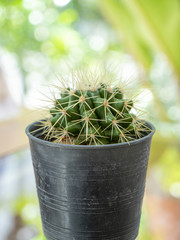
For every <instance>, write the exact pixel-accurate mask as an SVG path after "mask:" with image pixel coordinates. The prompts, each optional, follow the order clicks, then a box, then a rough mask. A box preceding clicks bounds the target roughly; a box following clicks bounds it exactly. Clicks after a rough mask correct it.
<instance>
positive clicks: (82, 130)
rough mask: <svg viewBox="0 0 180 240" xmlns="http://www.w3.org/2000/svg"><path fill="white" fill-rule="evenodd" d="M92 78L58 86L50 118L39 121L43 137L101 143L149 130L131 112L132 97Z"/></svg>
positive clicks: (117, 88) (68, 141) (111, 141)
mask: <svg viewBox="0 0 180 240" xmlns="http://www.w3.org/2000/svg"><path fill="white" fill-rule="evenodd" d="M77 78H78V77H77ZM94 79H95V80H93V78H92V80H91V81H90V80H89V79H88V77H87V76H86V81H84V79H83V81H77V80H76V81H77V84H76V86H75V87H74V86H73V87H70V86H65V87H63V88H59V96H60V97H58V98H57V99H56V100H55V101H54V105H53V106H52V107H51V108H50V109H49V113H50V115H51V117H49V118H47V120H43V121H42V123H43V125H44V131H43V134H44V136H45V137H44V139H45V140H48V141H52V142H57V143H69V144H75V145H103V144H113V143H123V142H129V141H132V140H135V139H138V138H141V137H142V136H143V135H144V134H145V132H146V131H149V129H148V127H147V126H146V124H145V123H144V121H142V120H140V119H138V117H137V116H136V115H135V114H133V113H132V112H133V111H132V109H134V108H135V106H134V99H129V98H127V96H126V95H125V94H124V93H123V91H122V90H121V89H120V88H119V87H118V86H117V85H116V84H114V83H112V82H111V85H110V83H109V82H108V80H106V81H103V80H102V79H101V78H100V79H99V80H97V78H95V77H94ZM76 81H75V82H76Z"/></svg>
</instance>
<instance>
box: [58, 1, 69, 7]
mask: <svg viewBox="0 0 180 240" xmlns="http://www.w3.org/2000/svg"><path fill="white" fill-rule="evenodd" d="M70 1H71V0H54V4H55V5H56V6H59V7H63V6H65V5H67V4H68V3H70Z"/></svg>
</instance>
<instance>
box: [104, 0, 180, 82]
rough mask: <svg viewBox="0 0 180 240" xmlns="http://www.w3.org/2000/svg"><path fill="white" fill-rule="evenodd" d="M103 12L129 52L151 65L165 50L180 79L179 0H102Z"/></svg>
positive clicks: (146, 65)
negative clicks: (158, 52)
mask: <svg viewBox="0 0 180 240" xmlns="http://www.w3.org/2000/svg"><path fill="white" fill-rule="evenodd" d="M99 3H100V4H99V5H100V8H101V10H102V13H103V15H104V16H105V17H106V18H107V19H108V20H109V21H110V23H111V24H112V25H113V26H114V28H115V29H116V31H117V33H118V34H119V36H120V37H121V38H122V36H121V35H123V38H124V39H123V40H124V44H125V45H126V47H127V48H128V49H129V51H130V52H131V53H132V54H133V55H134V56H135V57H136V58H137V59H138V60H139V61H141V62H142V63H143V65H144V66H145V68H146V69H148V68H149V67H150V66H151V63H152V59H153V54H154V53H155V51H157V50H160V51H162V52H163V53H164V54H165V55H166V56H167V58H168V60H169V62H170V63H171V65H172V66H173V68H174V71H175V73H176V74H177V76H178V77H179V80H180V61H179V54H180V44H179V39H180V14H179V13H180V2H179V0H174V1H171V0H166V1H164V0H159V1H152V0H146V1H144V0H129V1H126V0H114V1H111V0H105V1H104V0H99Z"/></svg>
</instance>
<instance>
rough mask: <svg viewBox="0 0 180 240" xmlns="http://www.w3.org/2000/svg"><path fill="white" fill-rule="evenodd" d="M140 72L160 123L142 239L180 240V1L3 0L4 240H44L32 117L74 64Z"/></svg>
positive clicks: (0, 225) (0, 138)
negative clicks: (29, 128) (27, 130)
mask: <svg viewBox="0 0 180 240" xmlns="http://www.w3.org/2000/svg"><path fill="white" fill-rule="evenodd" d="M102 59H103V62H104V63H105V64H107V65H108V66H113V67H114V68H115V69H116V71H117V72H118V71H120V70H121V71H123V72H124V74H125V75H126V76H127V77H128V76H131V75H133V76H134V81H135V83H136V86H138V87H140V88H142V89H143V92H144V94H143V96H142V98H143V102H144V107H145V110H146V112H147V116H146V117H147V119H148V120H149V121H151V122H152V123H153V124H154V125H155V126H156V129H157V131H156V134H155V135H154V139H153V144H152V151H151V156H150V164H149V169H148V176H147V186H146V194H145V198H144V204H143V210H142V218H141V226H140V232H139V237H138V239H139V240H179V239H180V1H179V0H173V1H172V0H166V1H164V0H159V1H152V0H146V1H143V0H129V1H126V0H113V1H112V0H96V1H95V0H83V1H80V0H1V1H0V240H30V239H35V240H40V239H44V238H43V234H42V228H41V221H40V215H39V206H38V200H37V196H36V187H35V182H34V175H33V169H32V164H31V156H30V151H29V148H28V139H27V137H26V136H25V133H24V129H25V127H26V125H27V124H28V123H30V122H32V121H34V120H36V119H38V118H39V117H40V115H39V112H38V111H35V110H34V109H35V108H36V107H37V106H39V105H40V104H41V101H40V99H41V100H43V95H42V94H41V93H40V92H43V91H44V87H46V86H47V85H49V84H51V83H52V82H54V81H55V80H56V78H57V76H58V74H68V71H69V65H70V66H71V67H72V68H76V67H78V66H82V65H85V66H86V65H87V66H91V65H96V64H97V63H98V62H101V61H102Z"/></svg>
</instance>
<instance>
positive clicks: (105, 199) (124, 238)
mask: <svg viewBox="0 0 180 240" xmlns="http://www.w3.org/2000/svg"><path fill="white" fill-rule="evenodd" d="M147 125H148V126H149V127H150V128H151V129H152V130H154V127H153V125H151V124H150V123H148V122H147ZM37 128H38V127H37V123H33V124H31V125H29V126H28V127H27V129H26V133H27V135H28V137H29V141H30V147H31V154H32V160H33V166H34V171H35V176H36V184H37V192H38V197H39V203H40V209H41V218H42V224H43V230H44V234H45V236H46V238H47V239H48V240H86V239H88V240H107V239H108V240H134V239H135V238H136V237H137V235H138V229H139V222H140V216H141V205H142V199H143V195H144V187H145V179H146V170H147V164H148V159H149V151H150V145H151V138H152V135H153V133H154V131H152V132H150V133H149V134H148V135H147V136H145V137H143V138H141V139H138V140H135V141H132V142H130V143H121V144H111V145H101V146H85V145H84V146H77V145H65V144H57V143H51V142H48V141H44V140H41V139H40V138H38V132H36V134H33V133H32V134H31V132H32V131H33V130H35V129H37Z"/></svg>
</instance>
